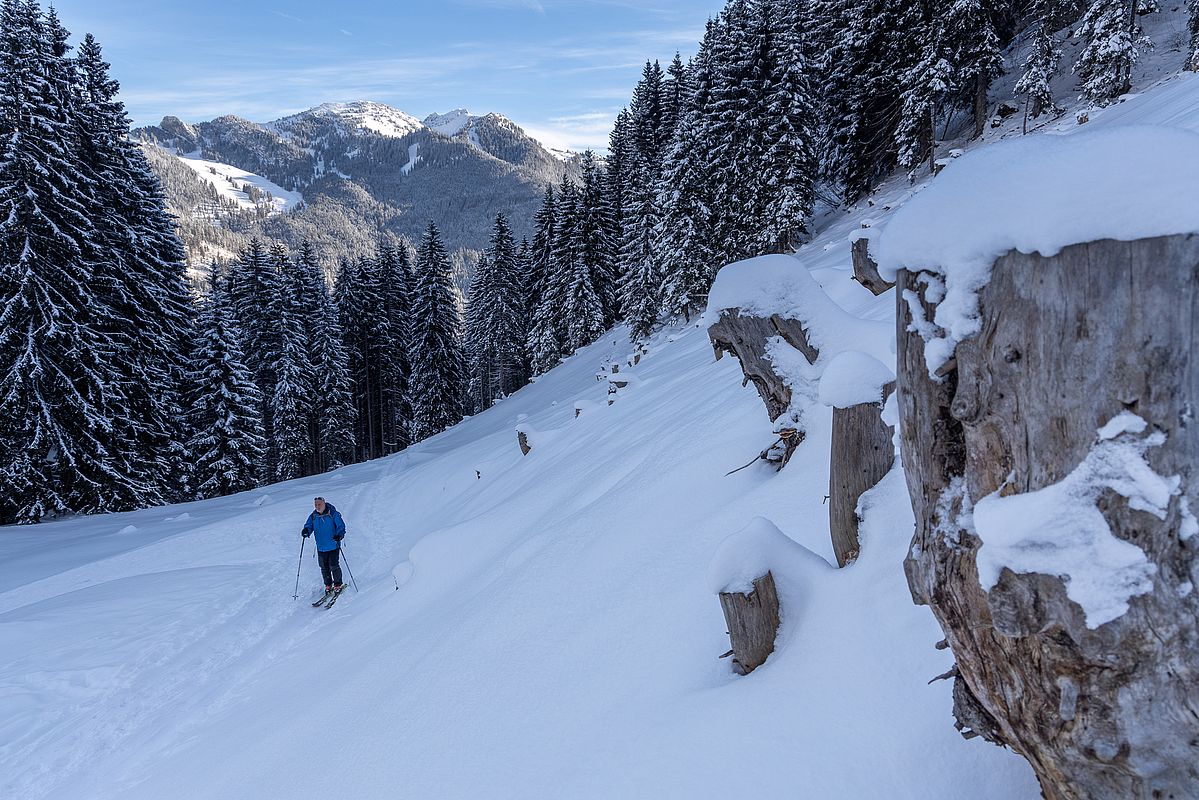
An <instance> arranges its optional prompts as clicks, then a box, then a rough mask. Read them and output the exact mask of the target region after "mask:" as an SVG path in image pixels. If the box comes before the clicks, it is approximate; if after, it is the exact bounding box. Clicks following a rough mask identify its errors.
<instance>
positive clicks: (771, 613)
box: [720, 572, 779, 675]
mask: <svg viewBox="0 0 1199 800" xmlns="http://www.w3.org/2000/svg"><path fill="white" fill-rule="evenodd" d="M720 607H721V609H723V610H724V621H725V622H726V623H727V624H728V626H729V640H730V641H731V642H732V644H733V669H734V670H735V671H736V672H737V673H738V674H739V675H747V674H749V673H750V672H753V671H754V670H755V669H757V668H758V667H760V666H761V665H762V664H763V663H764V662H765V661H766V658H767V656H769V655H770V654H771V653H773V652H774V639H775V636H776V635H777V634H778V630H779V595H778V591H777V590H776V589H775V586H774V575H772V574H770V573H769V572H767V573H766V574H765V575H763V576H762V577H760V578H758V579H757V580H755V581H754V590H753V591H752V592H750V593H749V594H741V593H740V592H721V593H720Z"/></svg>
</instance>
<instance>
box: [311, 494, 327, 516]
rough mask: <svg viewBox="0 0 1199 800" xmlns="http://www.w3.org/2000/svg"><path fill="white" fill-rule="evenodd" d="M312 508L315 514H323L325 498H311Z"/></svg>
mask: <svg viewBox="0 0 1199 800" xmlns="http://www.w3.org/2000/svg"><path fill="white" fill-rule="evenodd" d="M312 507H313V508H315V509H316V513H318V514H324V513H325V498H323V497H315V498H313V500H312Z"/></svg>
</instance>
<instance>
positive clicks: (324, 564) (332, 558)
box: [316, 548, 341, 586]
mask: <svg viewBox="0 0 1199 800" xmlns="http://www.w3.org/2000/svg"><path fill="white" fill-rule="evenodd" d="M340 556H341V549H340V548H339V549H337V550H322V551H320V552H318V553H317V554H316V558H317V560H318V561H320V562H321V577H322V578H324V579H325V585H326V586H332V585H333V584H335V583H341V558H340Z"/></svg>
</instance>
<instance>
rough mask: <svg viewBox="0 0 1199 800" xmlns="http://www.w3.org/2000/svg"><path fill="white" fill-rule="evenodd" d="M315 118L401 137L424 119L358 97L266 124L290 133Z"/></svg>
mask: <svg viewBox="0 0 1199 800" xmlns="http://www.w3.org/2000/svg"><path fill="white" fill-rule="evenodd" d="M311 118H324V119H331V120H334V121H336V122H337V123H338V124H340V125H341V126H342V127H343V128H344V129H346V130H347V131H358V132H369V133H374V134H378V135H379V136H389V137H392V138H397V139H398V138H400V137H403V136H407V135H408V134H410V133H412V132H414V131H417V130H420V129H421V127H422V123H421V121H420V120H418V119H417V118H416V117H414V116H412V115H410V114H406V113H404V112H403V111H400V110H399V109H398V108H392V107H391V106H388V105H384V104H383V103H375V102H372V101H370V100H355V101H352V102H347V103H322V104H321V105H319V106H315V107H313V108H310V109H308V110H307V111H301V112H300V113H299V114H293V115H291V116H289V117H283V118H281V119H277V120H274V121H272V122H267V123H265V124H264V125H263V127H265V128H267V129H269V130H275V131H279V132H280V133H287V132H289V130H290V129H291V128H293V127H295V126H296V125H297V124H298V123H299V122H301V121H304V120H308V119H311Z"/></svg>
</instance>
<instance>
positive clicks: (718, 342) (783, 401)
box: [708, 308, 820, 422]
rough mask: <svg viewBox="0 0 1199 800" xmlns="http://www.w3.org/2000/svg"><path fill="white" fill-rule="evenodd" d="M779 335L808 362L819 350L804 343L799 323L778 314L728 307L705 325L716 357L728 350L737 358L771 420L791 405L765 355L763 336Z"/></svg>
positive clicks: (805, 338)
mask: <svg viewBox="0 0 1199 800" xmlns="http://www.w3.org/2000/svg"><path fill="white" fill-rule="evenodd" d="M774 336H781V337H782V338H783V340H784V341H786V342H787V343H788V344H790V345H791V346H792V347H794V348H796V349H797V350H799V351H800V352H801V353H803V354H804V357H805V358H807V359H808V363H809V364H814V363H816V359H817V358H818V357H819V355H820V353H819V351H817V350H816V348H814V347H812V345H811V344H809V343H808V335H807V333H806V332H805V331H804V329H803V325H801V324H800V323H799V322H797V321H796V320H793V319H783V318H782V317H780V316H779V315H778V314H774V315H772V316H770V317H769V318H764V317H755V316H753V315H752V314H742V313H741V310H740V309H737V308H728V309H725V310H724V311H722V312H721V313H720V318H719V319H718V320H716V322H714V323H713V324H712V325H711V326H710V327H709V328H708V338H709V339H711V341H712V349H713V350H715V351H716V358H718V359H719V358H721V357H722V356H723V355H724V354H725V353H732V354H733V355H734V356H736V357H737V360H738V361H740V362H741V371H742V372H743V373H744V374H745V380H746V382H749V381H752V382H753V385H754V388H755V389H757V390H758V395H759V396H760V397H761V398H762V402H763V403H765V404H766V413H767V414H769V415H770V421H771V422H774V421H775V420H777V419H778V418H779V417H781V416H782V415H783V412H784V411H786V410H787V408H788V407H789V406H790V405H791V389H790V388H789V387H788V386H787V384H786V383H785V382H784V381H783V378H782V376H780V375H779V374H778V373H776V372H775V371H774V365H773V364H772V363H771V362H770V359H769V358H768V357H767V355H766V340H767V339H770V338H772V337H774Z"/></svg>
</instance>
